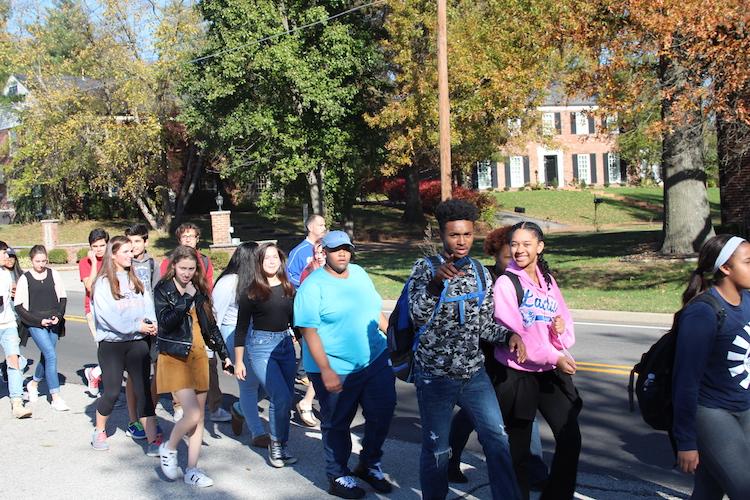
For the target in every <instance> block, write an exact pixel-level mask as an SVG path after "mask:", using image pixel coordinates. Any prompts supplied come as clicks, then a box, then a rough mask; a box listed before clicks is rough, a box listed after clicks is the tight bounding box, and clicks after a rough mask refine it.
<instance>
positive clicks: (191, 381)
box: [156, 346, 208, 394]
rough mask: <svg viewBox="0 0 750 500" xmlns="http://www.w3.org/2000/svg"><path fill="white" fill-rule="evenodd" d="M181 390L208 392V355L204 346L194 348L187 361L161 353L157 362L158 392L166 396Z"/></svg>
mask: <svg viewBox="0 0 750 500" xmlns="http://www.w3.org/2000/svg"><path fill="white" fill-rule="evenodd" d="M181 389H195V391H196V392H206V391H208V355H206V350H205V349H204V348H203V346H200V347H196V346H193V347H192V348H191V349H190V354H188V357H187V359H182V358H178V357H176V356H172V355H170V354H164V353H159V359H158V360H157V362H156V392H158V393H159V394H165V393H168V392H176V391H179V390H181Z"/></svg>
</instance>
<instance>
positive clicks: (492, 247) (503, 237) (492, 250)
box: [484, 226, 510, 257]
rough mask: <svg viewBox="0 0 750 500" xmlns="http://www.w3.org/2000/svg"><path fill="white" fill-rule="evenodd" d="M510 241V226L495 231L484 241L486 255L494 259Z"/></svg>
mask: <svg viewBox="0 0 750 500" xmlns="http://www.w3.org/2000/svg"><path fill="white" fill-rule="evenodd" d="M509 239H510V226H503V227H499V228H497V229H493V230H492V231H490V232H489V234H488V235H487V237H486V238H485V240H484V253H485V254H487V255H489V256H490V257H494V256H495V255H497V253H498V252H499V251H500V250H501V249H502V248H503V247H504V246H505V245H507V244H508V240H509Z"/></svg>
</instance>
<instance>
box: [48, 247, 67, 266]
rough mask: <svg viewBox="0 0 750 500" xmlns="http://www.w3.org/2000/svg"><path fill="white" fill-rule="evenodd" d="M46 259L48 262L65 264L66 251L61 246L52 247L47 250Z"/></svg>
mask: <svg viewBox="0 0 750 500" xmlns="http://www.w3.org/2000/svg"><path fill="white" fill-rule="evenodd" d="M47 259H48V260H49V262H50V264H67V263H68V252H67V251H66V250H64V249H62V248H53V249H52V250H50V251H48V252H47Z"/></svg>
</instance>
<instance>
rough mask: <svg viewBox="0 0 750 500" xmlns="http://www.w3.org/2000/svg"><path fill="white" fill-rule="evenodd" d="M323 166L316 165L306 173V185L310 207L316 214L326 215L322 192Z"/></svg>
mask: <svg viewBox="0 0 750 500" xmlns="http://www.w3.org/2000/svg"><path fill="white" fill-rule="evenodd" d="M323 175H324V171H323V167H316V168H314V169H312V170H310V171H309V172H308V173H307V186H308V189H309V192H310V208H311V209H312V213H314V214H316V215H321V216H323V217H325V216H326V207H325V197H324V192H323Z"/></svg>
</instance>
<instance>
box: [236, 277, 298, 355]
mask: <svg viewBox="0 0 750 500" xmlns="http://www.w3.org/2000/svg"><path fill="white" fill-rule="evenodd" d="M293 315H294V297H287V296H285V295H284V287H282V286H281V285H276V286H272V287H271V296H270V297H269V298H268V300H263V301H261V300H251V299H250V298H249V297H248V296H247V294H243V295H242V296H241V297H240V302H239V304H238V311H237V329H236V330H235V333H234V345H235V346H240V347H244V345H245V340H246V338H247V329H248V327H249V326H250V320H252V322H253V329H254V330H266V331H269V332H283V331H284V330H287V329H289V328H290V327H291V326H292V324H293V321H292V318H293Z"/></svg>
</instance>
